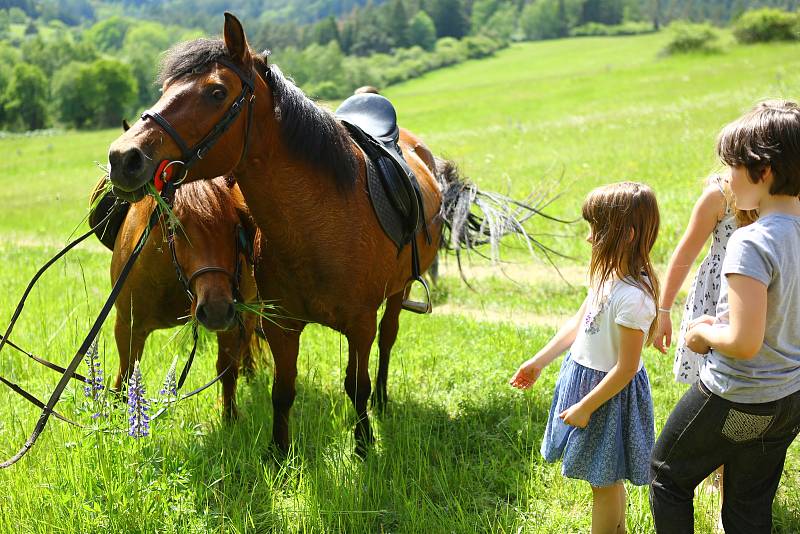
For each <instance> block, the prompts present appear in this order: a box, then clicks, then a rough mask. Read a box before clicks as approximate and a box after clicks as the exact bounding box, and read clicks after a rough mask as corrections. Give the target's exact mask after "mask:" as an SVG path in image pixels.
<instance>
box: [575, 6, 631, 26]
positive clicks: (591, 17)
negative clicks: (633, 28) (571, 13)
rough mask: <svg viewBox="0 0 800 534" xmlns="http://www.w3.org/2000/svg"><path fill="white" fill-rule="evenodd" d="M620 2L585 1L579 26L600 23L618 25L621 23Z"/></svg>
mask: <svg viewBox="0 0 800 534" xmlns="http://www.w3.org/2000/svg"><path fill="white" fill-rule="evenodd" d="M622 12H623V5H622V0H586V2H584V4H583V14H582V15H581V24H586V23H587V22H600V23H602V24H619V23H620V22H622Z"/></svg>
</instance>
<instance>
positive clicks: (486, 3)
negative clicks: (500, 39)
mask: <svg viewBox="0 0 800 534" xmlns="http://www.w3.org/2000/svg"><path fill="white" fill-rule="evenodd" d="M497 5H498V0H475V2H474V3H473V4H472V15H471V16H470V26H471V28H472V33H473V34H476V33H480V31H481V29H482V28H483V27H484V26H485V25H486V23H487V22H488V21H489V18H490V17H491V16H492V15H493V14H494V12H495V11H497Z"/></svg>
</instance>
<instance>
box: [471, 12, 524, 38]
mask: <svg viewBox="0 0 800 534" xmlns="http://www.w3.org/2000/svg"><path fill="white" fill-rule="evenodd" d="M518 21H519V13H518V12H517V8H516V6H514V4H505V5H503V6H501V7H500V8H499V9H497V10H496V11H495V12H494V13H492V16H491V17H489V20H487V21H486V24H485V25H484V27H483V30H481V32H480V33H482V34H485V35H489V36H491V37H494V38H496V39H499V40H501V41H505V42H508V41H509V40H510V39H511V36H512V35H513V34H514V32H516V31H517V26H518Z"/></svg>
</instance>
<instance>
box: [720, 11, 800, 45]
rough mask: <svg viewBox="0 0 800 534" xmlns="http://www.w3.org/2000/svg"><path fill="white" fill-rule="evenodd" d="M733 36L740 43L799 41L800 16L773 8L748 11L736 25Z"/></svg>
mask: <svg viewBox="0 0 800 534" xmlns="http://www.w3.org/2000/svg"><path fill="white" fill-rule="evenodd" d="M733 35H734V36H735V37H736V40H737V41H739V42H740V43H764V42H769V41H794V40H798V39H800V16H799V15H798V14H797V13H789V12H787V11H782V10H780V9H773V8H764V9H756V10H753V11H747V12H746V13H745V14H743V15H742V16H741V17H739V20H737V21H736V22H735V23H734V25H733Z"/></svg>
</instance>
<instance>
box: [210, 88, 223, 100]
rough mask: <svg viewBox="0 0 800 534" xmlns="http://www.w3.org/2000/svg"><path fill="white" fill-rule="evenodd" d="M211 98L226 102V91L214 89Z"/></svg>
mask: <svg viewBox="0 0 800 534" xmlns="http://www.w3.org/2000/svg"><path fill="white" fill-rule="evenodd" d="M211 96H213V97H214V98H216V99H217V100H225V97H226V96H227V95H226V93H225V90H224V89H214V91H213V92H212V93H211Z"/></svg>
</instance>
